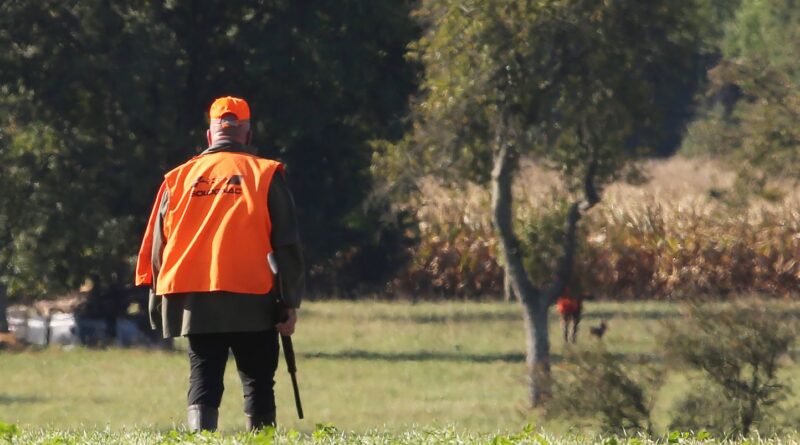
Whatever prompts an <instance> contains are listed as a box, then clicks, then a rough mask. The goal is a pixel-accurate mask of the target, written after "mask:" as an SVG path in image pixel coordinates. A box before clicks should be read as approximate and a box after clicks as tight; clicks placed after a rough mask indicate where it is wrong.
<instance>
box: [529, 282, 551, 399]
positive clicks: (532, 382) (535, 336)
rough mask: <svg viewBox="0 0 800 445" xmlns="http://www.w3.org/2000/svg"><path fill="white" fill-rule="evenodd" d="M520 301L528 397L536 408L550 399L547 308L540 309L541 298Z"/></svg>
mask: <svg viewBox="0 0 800 445" xmlns="http://www.w3.org/2000/svg"><path fill="white" fill-rule="evenodd" d="M538 301H539V302H540V303H539V304H536V300H534V299H526V300H523V301H522V308H523V315H524V319H525V343H526V348H527V350H526V355H525V357H526V360H525V363H526V364H527V365H528V366H527V367H528V397H529V400H530V402H531V405H532V406H538V405H540V404H542V402H544V401H546V400H547V399H549V398H550V395H551V386H552V382H551V381H550V336H549V331H548V327H549V325H548V322H547V320H548V319H547V315H548V314H547V307H546V306H544V307H541V306H540V305H541V302H542V301H543V298H541V296H540V297H539V298H538Z"/></svg>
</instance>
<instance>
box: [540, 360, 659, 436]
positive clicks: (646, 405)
mask: <svg viewBox="0 0 800 445" xmlns="http://www.w3.org/2000/svg"><path fill="white" fill-rule="evenodd" d="M597 348H600V349H597ZM623 362H624V360H622V359H620V358H619V357H618V356H616V355H615V354H612V353H610V352H608V351H606V350H605V349H602V348H601V347H595V349H593V350H583V351H580V352H577V353H573V354H570V355H569V356H568V360H567V363H566V364H565V365H564V366H563V368H562V369H561V370H559V371H558V372H557V374H556V376H555V378H556V381H557V383H556V391H555V397H554V399H553V400H552V401H550V403H549V405H548V408H547V414H548V415H550V416H555V417H569V418H570V419H573V420H574V419H575V418H579V419H595V420H599V422H600V425H601V428H602V429H603V430H604V431H605V432H608V433H614V434H621V433H625V432H632V431H640V432H647V433H651V432H652V422H651V417H650V414H651V411H652V408H653V402H654V400H655V394H656V392H657V391H658V388H660V387H661V384H662V383H663V379H662V377H663V373H662V372H661V371H660V370H658V369H656V368H654V367H651V366H645V365H640V366H638V367H637V368H636V369H634V368H633V367H630V366H627V365H625V364H624V363H623Z"/></svg>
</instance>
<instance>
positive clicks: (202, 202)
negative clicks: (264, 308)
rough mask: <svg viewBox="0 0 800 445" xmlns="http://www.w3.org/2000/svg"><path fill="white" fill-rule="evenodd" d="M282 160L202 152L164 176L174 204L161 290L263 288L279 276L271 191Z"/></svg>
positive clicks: (261, 290) (263, 290) (168, 219)
mask: <svg viewBox="0 0 800 445" xmlns="http://www.w3.org/2000/svg"><path fill="white" fill-rule="evenodd" d="M276 170H280V171H283V166H282V164H280V163H279V162H276V161H272V160H269V159H264V158H259V157H257V156H252V155H249V154H244V153H230V152H220V153H210V154H206V155H201V156H197V157H195V158H193V159H191V160H190V161H188V162H186V163H185V164H183V165H181V166H180V167H178V168H176V169H174V170H172V171H170V172H169V173H167V174H166V175H165V178H166V180H165V183H166V186H167V188H168V189H169V210H168V211H167V213H166V215H165V217H164V224H163V227H164V237H165V239H166V243H165V246H164V252H163V255H162V265H161V270H160V272H159V275H158V280H157V282H156V293H158V294H159V295H168V294H175V293H184V292H210V291H217V290H223V291H229V292H236V293H244V294H265V293H267V292H269V291H270V290H271V289H272V286H273V283H274V279H275V278H274V276H273V274H272V270H271V269H270V267H269V263H268V261H267V255H268V254H269V253H270V252H271V251H272V246H271V244H270V231H271V228H272V227H271V221H270V217H269V208H268V204H267V197H268V194H269V185H270V183H271V181H272V177H273V175H274V174H275V171H276Z"/></svg>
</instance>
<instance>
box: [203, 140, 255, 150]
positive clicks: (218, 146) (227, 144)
mask: <svg viewBox="0 0 800 445" xmlns="http://www.w3.org/2000/svg"><path fill="white" fill-rule="evenodd" d="M220 151H228V152H244V153H251V154H253V153H255V149H254V148H253V147H250V146H248V145H245V144H243V143H241V142H239V141H235V140H233V139H228V138H219V139H216V140H214V143H213V144H211V146H210V147H208V148H206V149H205V150H204V151H203V153H201V154H209V153H217V152H220Z"/></svg>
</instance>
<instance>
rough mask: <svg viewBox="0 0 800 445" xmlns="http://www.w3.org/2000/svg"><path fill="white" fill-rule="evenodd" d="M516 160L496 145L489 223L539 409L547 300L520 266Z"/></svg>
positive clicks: (545, 364)
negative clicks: (518, 312) (515, 301)
mask: <svg viewBox="0 0 800 445" xmlns="http://www.w3.org/2000/svg"><path fill="white" fill-rule="evenodd" d="M517 165H518V157H517V153H516V152H515V151H514V149H513V147H511V146H510V145H508V144H506V143H503V142H501V143H499V144H498V148H497V152H496V153H495V157H494V169H493V171H492V222H493V223H494V226H495V230H497V234H498V237H499V238H500V254H501V255H502V257H503V263H504V265H505V266H504V267H505V277H506V280H507V281H508V283H509V284H510V288H511V290H512V291H513V293H515V294H516V295H517V297H519V300H520V303H521V305H522V308H523V316H524V319H525V333H526V339H527V349H526V357H527V359H526V363H527V365H528V376H529V395H530V403H531V406H539V405H541V404H542V402H543V401H544V400H546V399H547V397H548V396H549V394H550V392H551V391H550V383H551V382H550V339H549V337H548V335H547V334H548V331H547V328H548V326H547V308H548V301H545V295H543V294H542V292H541V291H540V290H539V289H537V288H536V287H535V286H534V285H533V283H532V282H531V280H530V278H529V277H528V275H527V273H526V272H525V268H524V266H523V264H522V256H521V251H520V247H519V240H518V239H517V236H516V235H515V234H514V228H513V222H512V221H513V217H512V190H511V185H512V182H513V178H514V172H515V171H516V169H517Z"/></svg>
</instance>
